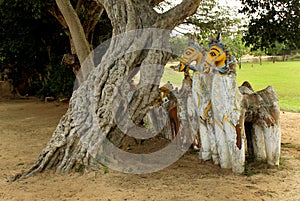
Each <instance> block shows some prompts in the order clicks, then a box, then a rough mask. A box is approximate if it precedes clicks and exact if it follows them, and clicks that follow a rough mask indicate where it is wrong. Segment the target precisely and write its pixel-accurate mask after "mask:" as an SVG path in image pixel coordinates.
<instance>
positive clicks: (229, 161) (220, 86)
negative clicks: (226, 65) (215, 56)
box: [212, 74, 245, 173]
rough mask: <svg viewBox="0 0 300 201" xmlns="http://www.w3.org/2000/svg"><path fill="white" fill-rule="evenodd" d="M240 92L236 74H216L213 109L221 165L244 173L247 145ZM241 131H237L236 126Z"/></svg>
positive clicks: (213, 84)
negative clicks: (239, 138)
mask: <svg viewBox="0 0 300 201" xmlns="http://www.w3.org/2000/svg"><path fill="white" fill-rule="evenodd" d="M241 101H242V94H240V92H239V90H238V87H237V84H236V79H235V76H231V75H221V74H215V75H214V78H213V83H212V111H213V115H214V125H215V132H216V139H217V147H218V153H219V155H220V165H221V167H222V168H232V171H233V172H237V173H242V172H243V171H244V163H245V146H244V140H243V139H244V132H243V124H240V118H241V116H242V115H243V113H242V108H241ZM238 125H239V126H240V127H241V128H240V131H241V133H237V130H236V126H238ZM237 135H241V140H242V141H241V142H240V144H241V147H240V148H239V147H238V146H237V144H238V143H239V142H237Z"/></svg>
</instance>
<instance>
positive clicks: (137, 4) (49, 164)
mask: <svg viewBox="0 0 300 201" xmlns="http://www.w3.org/2000/svg"><path fill="white" fill-rule="evenodd" d="M57 2H58V3H63V2H62V1H60V0H57ZM99 2H100V3H101V5H103V7H104V9H105V10H106V12H107V14H108V16H109V18H110V20H111V23H112V26H113V35H114V36H117V35H119V34H123V33H126V32H129V31H132V30H137V29H145V28H157V29H168V30H172V29H173V28H174V27H175V26H176V25H178V24H179V23H181V22H182V21H183V20H184V19H185V18H186V17H188V16H190V15H192V14H194V13H195V12H196V10H197V8H198V6H199V4H200V2H201V0H183V1H182V3H181V4H179V5H177V6H176V7H174V8H172V9H171V10H169V11H167V12H166V13H163V14H159V13H157V12H155V10H154V9H153V6H154V5H157V4H158V3H160V2H162V1H159V0H99ZM65 6H67V5H65ZM72 24H73V23H70V24H68V26H77V25H78V23H75V25H72ZM69 28H70V30H71V29H72V28H71V27H69ZM77 34H78V33H77ZM81 35H82V33H81ZM168 37H169V35H168V34H165V35H163V36H161V38H156V40H155V41H153V43H154V44H160V43H165V44H162V46H168V39H169V38H168ZM149 40H153V38H151V37H149V36H146V37H145V36H143V35H142V36H137V37H130V38H128V39H126V40H120V38H117V37H116V38H113V39H112V41H111V42H110V46H109V48H108V50H107V52H106V54H105V56H104V58H103V59H102V61H101V63H100V65H99V66H98V67H97V68H95V69H94V70H93V71H92V72H91V73H90V74H89V76H88V78H87V80H85V81H84V82H83V83H82V84H81V85H80V86H79V88H78V89H77V90H75V91H74V92H73V95H72V98H71V100H70V105H69V109H68V111H67V112H66V114H65V115H64V116H63V117H62V118H61V120H60V122H59V124H58V125H57V127H56V130H55V131H54V133H53V135H52V138H51V139H50V141H49V143H48V144H47V146H46V147H45V148H44V149H43V150H42V152H41V154H40V156H39V157H38V159H37V160H36V162H35V163H34V165H33V166H32V167H31V168H30V169H29V170H28V171H26V172H25V173H23V174H18V175H16V176H15V177H13V178H11V181H14V180H17V179H24V178H27V177H29V176H32V175H33V174H35V173H39V172H42V171H43V170H45V169H49V168H51V169H55V170H56V171H57V172H59V173H67V172H69V171H72V170H91V169H99V168H100V167H101V164H99V163H98V161H97V160H96V159H95V157H93V156H92V154H91V153H93V151H95V149H94V148H97V149H101V145H99V144H101V142H102V141H103V139H104V138H106V137H107V138H109V139H110V140H111V141H112V142H113V143H114V144H115V145H116V146H118V145H120V143H121V141H122V136H123V134H122V132H121V131H120V129H119V128H118V127H117V126H116V122H115V119H114V116H113V112H112V110H113V107H114V98H115V94H117V93H118V91H119V88H120V86H121V85H123V81H124V80H125V79H126V76H127V75H128V73H129V72H130V71H131V70H133V69H134V68H135V67H137V66H142V67H141V70H140V74H141V79H140V83H139V84H140V85H141V86H143V87H142V88H140V89H139V90H138V91H136V92H135V93H134V95H133V98H132V100H131V101H130V103H129V114H130V116H131V120H132V121H133V122H134V123H135V124H140V122H141V121H142V119H143V117H144V116H145V114H146V112H147V111H148V108H149V106H150V105H151V102H153V101H154V100H155V98H156V97H157V96H158V86H157V85H151V84H147V83H143V80H146V78H147V80H150V81H153V82H154V83H155V82H156V81H157V80H160V78H161V76H162V73H163V66H165V64H166V63H167V61H168V59H169V56H170V53H168V52H166V51H163V50H157V49H143V50H140V51H134V52H129V53H127V54H124V49H125V50H129V49H130V48H135V46H139V47H142V46H143V45H145V46H146V45H147V43H149ZM120 47H122V48H120ZM86 48H87V47H86ZM116 55H117V57H115V56H116ZM153 64H159V65H153ZM143 66H145V67H143ZM149 66H153V67H151V68H150V67H149ZM125 123H126V121H125ZM99 131H100V132H99ZM98 145H99V146H100V147H99V146H98Z"/></svg>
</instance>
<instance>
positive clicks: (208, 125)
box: [193, 72, 220, 164]
mask: <svg viewBox="0 0 300 201" xmlns="http://www.w3.org/2000/svg"><path fill="white" fill-rule="evenodd" d="M212 80H213V74H211V73H210V74H207V73H202V72H195V73H194V76H193V99H194V103H195V105H196V111H197V114H198V118H199V130H200V140H201V149H200V152H199V158H200V159H202V160H210V159H212V160H213V162H214V164H219V163H220V161H219V154H218V150H217V145H216V133H215V127H214V125H213V121H214V120H213V114H212V110H211V89H212Z"/></svg>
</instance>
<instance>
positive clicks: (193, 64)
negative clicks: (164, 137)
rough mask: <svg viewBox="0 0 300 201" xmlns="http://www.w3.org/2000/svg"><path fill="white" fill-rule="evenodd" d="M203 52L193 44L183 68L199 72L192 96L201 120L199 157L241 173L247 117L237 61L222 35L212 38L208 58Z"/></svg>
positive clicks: (180, 66) (181, 64) (189, 48)
mask: <svg viewBox="0 0 300 201" xmlns="http://www.w3.org/2000/svg"><path fill="white" fill-rule="evenodd" d="M200 49H203V48H201V47H200V46H199V45H198V43H196V42H190V43H189V46H188V47H187V48H185V50H184V54H183V58H182V60H181V62H180V65H179V71H184V72H185V73H186V72H187V71H188V70H186V69H187V68H189V69H192V70H194V71H195V72H194V75H193V79H192V80H193V81H192V83H193V84H192V94H193V100H194V103H195V106H196V108H195V109H196V112H197V116H198V118H199V130H200V139H201V150H200V152H199V157H200V158H201V159H202V160H210V159H212V160H213V162H214V163H215V164H220V166H221V167H222V168H232V170H233V172H239V173H241V172H243V171H244V162H245V147H244V142H243V141H244V129H243V116H244V113H243V110H242V108H241V107H240V106H241V101H242V94H241V93H240V92H239V90H238V86H237V84H236V79H235V76H236V73H235V62H234V57H233V56H232V53H231V52H230V51H229V49H228V48H227V47H226V46H225V45H224V44H223V43H222V39H221V35H220V34H219V35H218V36H217V38H216V39H215V38H211V41H210V43H209V50H208V53H207V54H206V53H205V52H201V51H200ZM200 52H201V53H200Z"/></svg>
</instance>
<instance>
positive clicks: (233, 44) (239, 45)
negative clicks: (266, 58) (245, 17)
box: [224, 34, 250, 68]
mask: <svg viewBox="0 0 300 201" xmlns="http://www.w3.org/2000/svg"><path fill="white" fill-rule="evenodd" d="M224 43H225V44H226V45H227V46H228V47H229V48H230V50H231V51H232V53H233V55H234V56H235V58H236V60H237V61H238V65H239V68H242V57H243V56H244V55H246V54H248V53H250V48H248V47H246V46H245V42H244V41H243V35H242V34H236V35H234V36H232V37H227V38H224Z"/></svg>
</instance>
